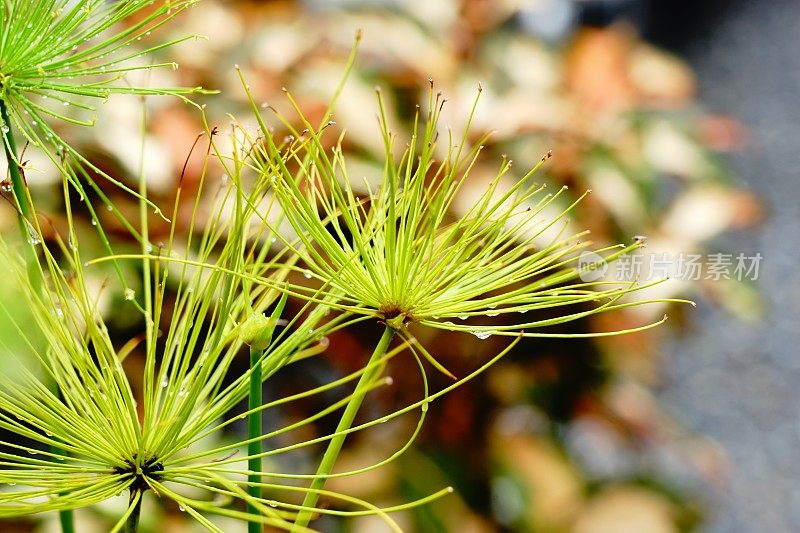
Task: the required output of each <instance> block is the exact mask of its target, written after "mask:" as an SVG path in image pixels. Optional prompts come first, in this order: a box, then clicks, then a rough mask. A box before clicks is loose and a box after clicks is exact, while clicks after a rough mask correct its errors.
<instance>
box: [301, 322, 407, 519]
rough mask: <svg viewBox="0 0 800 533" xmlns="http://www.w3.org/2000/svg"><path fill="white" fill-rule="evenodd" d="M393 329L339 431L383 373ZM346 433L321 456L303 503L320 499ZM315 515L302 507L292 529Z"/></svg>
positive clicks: (371, 363)
mask: <svg viewBox="0 0 800 533" xmlns="http://www.w3.org/2000/svg"><path fill="white" fill-rule="evenodd" d="M394 333H395V330H394V328H392V327H390V326H386V329H384V330H383V335H382V336H381V340H380V341H378V345H377V346H375V350H374V351H373V352H372V356H371V357H370V358H369V361H368V362H367V370H366V372H364V373H363V374H361V378H360V379H359V380H358V384H357V385H356V389H355V391H354V392H353V395H352V396H351V397H350V401H349V402H348V403H347V407H345V410H344V413H342V418H341V419H340V420H339V425H337V426H336V433H339V432H341V431H346V430H348V429H350V427H351V426H352V425H353V420H355V417H356V414H357V413H358V410H359V409H360V408H361V403H362V402H363V401H364V396H365V395H366V393H367V391H368V390H369V389H370V387H371V386H372V384H373V383H374V382H375V380H376V379H378V376H380V373H381V371H382V370H383V366H382V365H379V364H378V361H379V360H380V358H381V357H383V356H384V354H385V353H386V350H387V349H388V348H389V343H390V342H391V341H392V337H394ZM346 437H347V435H336V436H335V437H333V438H332V439H331V440H330V442H329V443H328V448H327V449H326V450H325V455H323V456H322V461H320V464H319V467H318V468H317V473H316V475H317V477H315V478H314V481H312V482H311V485H310V486H309V488H310V489H311V490H310V491H309V492H307V493H306V496H305V498H304V499H303V507H314V506H316V505H317V500H319V492H318V491H319V490H321V489H322V488H323V487H324V486H325V481H326V480H327V477H326V476H328V474H330V473H331V471H332V470H333V467H334V465H335V464H336V460H337V459H338V457H339V452H340V451H341V450H342V445H343V444H344V440H345V438H346ZM312 516H313V512H312V511H311V510H305V511H300V513H298V515H297V519H296V520H295V523H294V527H293V528H292V531H293V532H298V531H301V530H302V531H305V527H306V526H307V525H308V523H309V522H310V521H311V518H312Z"/></svg>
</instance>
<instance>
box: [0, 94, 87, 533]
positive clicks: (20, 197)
mask: <svg viewBox="0 0 800 533" xmlns="http://www.w3.org/2000/svg"><path fill="white" fill-rule="evenodd" d="M0 131H2V142H3V148H4V151H5V154H6V161H7V162H8V173H9V176H11V185H12V190H13V193H14V199H15V200H16V201H17V208H18V209H19V211H18V216H17V219H18V222H19V231H20V235H22V240H23V241H24V242H23V249H24V250H25V262H26V264H27V267H28V278H29V279H30V282H31V285H32V286H33V287H34V288H35V289H36V290H37V291H38V290H39V289H41V287H42V278H41V273H40V271H39V264H38V259H37V258H36V251H35V250H34V248H33V246H31V245H30V244H31V241H32V235H31V231H32V230H31V228H32V227H33V226H32V225H31V222H29V221H30V220H31V217H32V216H33V206H32V205H31V202H30V198H29V197H28V191H27V189H28V186H27V184H26V183H25V180H24V179H23V177H22V174H21V173H20V169H19V166H18V165H17V160H16V154H17V146H16V143H15V141H14V132H13V131H12V130H11V119H10V117H9V116H8V109H7V108H6V103H5V101H3V100H2V99H0ZM52 452H53V453H54V454H57V455H62V456H66V453H65V452H64V450H62V449H60V448H58V447H57V446H53V447H52ZM59 520H60V522H61V531H62V532H63V533H74V532H75V521H74V517H73V514H72V511H59Z"/></svg>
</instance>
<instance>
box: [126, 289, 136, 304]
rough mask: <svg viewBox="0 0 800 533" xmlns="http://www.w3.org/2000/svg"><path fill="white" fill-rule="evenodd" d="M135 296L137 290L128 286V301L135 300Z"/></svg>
mask: <svg viewBox="0 0 800 533" xmlns="http://www.w3.org/2000/svg"><path fill="white" fill-rule="evenodd" d="M135 297H136V291H134V290H133V289H131V288H130V287H128V288H126V289H125V299H126V300H127V301H129V302H130V301H131V300H133V299H134V298H135Z"/></svg>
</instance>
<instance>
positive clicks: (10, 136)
mask: <svg viewBox="0 0 800 533" xmlns="http://www.w3.org/2000/svg"><path fill="white" fill-rule="evenodd" d="M0 130H2V135H3V137H2V140H3V149H4V151H5V154H6V161H7V162H8V174H9V176H10V177H11V188H12V191H13V193H14V199H15V200H16V201H17V209H18V211H17V222H18V223H19V232H20V235H22V239H23V241H25V243H32V242H35V240H34V237H36V236H35V235H32V234H31V231H32V230H33V225H32V224H31V222H30V220H31V217H32V216H33V206H32V205H31V202H30V198H29V196H28V185H27V184H26V183H25V178H23V177H22V173H21V172H20V168H19V165H18V164H17V156H16V154H17V146H16V143H15V141H14V132H13V131H12V130H11V119H10V118H9V116H8V109H7V108H6V103H5V102H4V101H3V100H2V99H0ZM36 238H37V239H38V237H36ZM23 248H24V249H25V262H26V263H27V266H28V277H29V278H30V280H31V283H33V284H34V287H36V288H37V289H38V288H39V287H40V286H41V274H40V273H39V266H38V264H37V259H36V252H35V250H34V249H33V247H32V246H29V245H27V244H25V245H23Z"/></svg>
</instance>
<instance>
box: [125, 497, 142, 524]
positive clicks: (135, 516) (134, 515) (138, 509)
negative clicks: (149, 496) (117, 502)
mask: <svg viewBox="0 0 800 533" xmlns="http://www.w3.org/2000/svg"><path fill="white" fill-rule="evenodd" d="M137 496H138V498H137ZM143 496H144V495H143V494H137V493H136V491H135V490H133V491H131V503H133V501H134V500H136V503H135V504H134V507H133V511H132V512H131V514H130V515H129V516H128V520H127V521H126V522H125V533H137V531H138V530H139V516H140V515H141V514H142V500H143V499H144V497H143Z"/></svg>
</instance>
